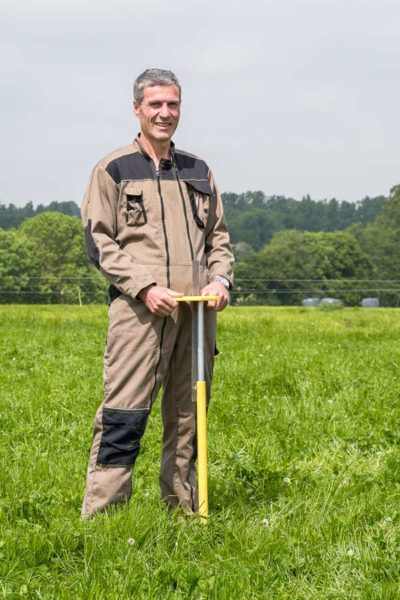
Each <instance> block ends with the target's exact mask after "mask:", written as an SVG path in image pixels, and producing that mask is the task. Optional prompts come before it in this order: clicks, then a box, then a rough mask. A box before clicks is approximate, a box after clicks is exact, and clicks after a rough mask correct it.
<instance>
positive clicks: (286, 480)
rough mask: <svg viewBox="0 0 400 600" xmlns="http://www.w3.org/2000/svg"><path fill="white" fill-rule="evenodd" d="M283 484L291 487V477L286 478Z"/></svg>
mask: <svg viewBox="0 0 400 600" xmlns="http://www.w3.org/2000/svg"><path fill="white" fill-rule="evenodd" d="M283 483H286V485H290V484H291V483H292V480H291V479H290V477H284V478H283Z"/></svg>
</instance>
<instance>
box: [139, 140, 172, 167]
mask: <svg viewBox="0 0 400 600" xmlns="http://www.w3.org/2000/svg"><path fill="white" fill-rule="evenodd" d="M140 143H141V145H142V147H143V150H145V151H146V152H147V154H148V155H149V156H150V158H151V159H152V160H153V162H154V164H155V166H156V168H158V165H159V164H160V160H161V159H162V158H171V141H170V140H167V141H165V142H164V141H162V142H160V143H154V142H150V140H148V139H147V138H146V137H145V136H144V135H143V133H141V134H140Z"/></svg>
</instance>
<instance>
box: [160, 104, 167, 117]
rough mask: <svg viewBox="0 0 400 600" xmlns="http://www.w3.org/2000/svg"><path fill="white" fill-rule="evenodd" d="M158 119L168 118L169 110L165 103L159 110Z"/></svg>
mask: <svg viewBox="0 0 400 600" xmlns="http://www.w3.org/2000/svg"><path fill="white" fill-rule="evenodd" d="M160 117H165V118H167V117H169V108H168V104H167V103H166V102H165V103H164V104H163V105H162V106H161V108H160Z"/></svg>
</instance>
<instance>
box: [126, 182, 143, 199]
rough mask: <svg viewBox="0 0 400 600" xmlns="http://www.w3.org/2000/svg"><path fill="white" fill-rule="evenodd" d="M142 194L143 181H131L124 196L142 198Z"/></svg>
mask: <svg viewBox="0 0 400 600" xmlns="http://www.w3.org/2000/svg"><path fill="white" fill-rule="evenodd" d="M142 192H143V182H142V181H129V182H128V183H127V184H126V185H125V187H124V194H126V195H127V196H141V195H142Z"/></svg>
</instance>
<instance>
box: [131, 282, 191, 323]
mask: <svg viewBox="0 0 400 600" xmlns="http://www.w3.org/2000/svg"><path fill="white" fill-rule="evenodd" d="M181 296H183V294H181V293H180V292H175V291H174V290H170V289H169V288H165V287H161V286H160V285H148V286H147V287H145V288H143V289H142V290H140V292H139V293H138V297H139V298H140V300H141V301H142V302H143V303H144V304H145V305H146V306H147V308H148V309H149V311H150V312H152V313H153V314H154V315H158V316H159V317H168V316H169V315H170V314H171V313H172V312H173V310H174V309H175V308H176V307H177V306H178V303H177V302H176V301H175V300H174V298H180V297H181Z"/></svg>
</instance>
